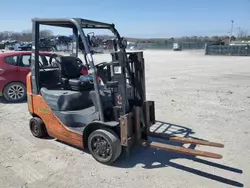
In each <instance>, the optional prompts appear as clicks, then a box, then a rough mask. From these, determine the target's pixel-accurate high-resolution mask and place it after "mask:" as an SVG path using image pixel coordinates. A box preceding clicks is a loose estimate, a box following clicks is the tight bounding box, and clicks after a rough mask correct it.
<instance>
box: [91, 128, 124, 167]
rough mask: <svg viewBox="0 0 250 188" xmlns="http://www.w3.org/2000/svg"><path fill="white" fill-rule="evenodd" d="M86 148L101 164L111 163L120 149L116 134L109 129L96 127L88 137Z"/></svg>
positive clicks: (119, 152)
mask: <svg viewBox="0 0 250 188" xmlns="http://www.w3.org/2000/svg"><path fill="white" fill-rule="evenodd" d="M88 149H89V151H90V153H91V155H92V156H93V157H94V159H95V160H96V161H98V162H100V163H102V164H106V165H109V164H111V163H113V162H114V161H115V160H116V159H117V158H118V157H119V156H120V155H121V151H122V147H121V142H120V139H119V137H118V136H117V134H116V133H115V132H114V131H112V130H111V129H108V128H107V129H97V130H95V131H93V132H92V133H91V134H90V135H89V137H88Z"/></svg>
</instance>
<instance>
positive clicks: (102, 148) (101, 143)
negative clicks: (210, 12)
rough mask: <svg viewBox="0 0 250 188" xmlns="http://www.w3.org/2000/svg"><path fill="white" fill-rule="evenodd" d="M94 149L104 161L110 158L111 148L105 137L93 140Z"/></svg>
mask: <svg viewBox="0 0 250 188" xmlns="http://www.w3.org/2000/svg"><path fill="white" fill-rule="evenodd" d="M92 149H93V151H94V152H95V153H96V154H97V155H98V156H99V157H102V158H104V159H106V158H107V157H109V156H110V151H111V147H110V145H109V143H108V142H107V141H106V140H105V139H104V138H103V137H100V136H98V137H95V138H93V144H92Z"/></svg>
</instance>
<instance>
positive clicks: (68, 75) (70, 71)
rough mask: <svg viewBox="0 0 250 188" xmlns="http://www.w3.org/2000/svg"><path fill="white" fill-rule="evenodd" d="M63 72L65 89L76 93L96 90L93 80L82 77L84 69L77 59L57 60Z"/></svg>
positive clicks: (65, 58)
mask: <svg viewBox="0 0 250 188" xmlns="http://www.w3.org/2000/svg"><path fill="white" fill-rule="evenodd" d="M56 60H57V62H58V64H59V68H60V70H61V82H62V86H63V88H64V89H69V90H74V91H90V90H92V89H94V84H93V82H92V80H91V79H86V76H83V75H81V69H82V67H81V66H79V64H78V63H77V58H76V57H72V56H60V57H57V58H56Z"/></svg>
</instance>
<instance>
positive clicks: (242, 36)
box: [237, 27, 248, 39]
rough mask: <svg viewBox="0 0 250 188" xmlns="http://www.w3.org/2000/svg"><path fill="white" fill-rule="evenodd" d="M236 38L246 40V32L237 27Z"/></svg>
mask: <svg viewBox="0 0 250 188" xmlns="http://www.w3.org/2000/svg"><path fill="white" fill-rule="evenodd" d="M237 29H238V32H237V38H238V39H246V38H247V36H248V31H247V30H246V29H244V28H241V27H238V28H237Z"/></svg>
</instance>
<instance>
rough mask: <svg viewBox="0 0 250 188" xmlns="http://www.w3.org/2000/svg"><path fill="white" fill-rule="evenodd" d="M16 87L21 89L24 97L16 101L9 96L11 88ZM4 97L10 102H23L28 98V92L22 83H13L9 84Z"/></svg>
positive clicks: (4, 91)
mask: <svg viewBox="0 0 250 188" xmlns="http://www.w3.org/2000/svg"><path fill="white" fill-rule="evenodd" d="M14 87H18V88H21V89H22V93H23V95H22V96H21V97H20V98H17V99H14V98H13V97H11V95H10V94H9V93H10V92H9V90H10V89H11V88H14ZM3 96H4V98H5V99H6V100H7V101H8V102H12V103H14V102H21V101H23V100H25V99H26V97H27V91H26V86H25V85H24V84H23V83H21V82H11V83H9V84H7V85H6V86H5V88H4V90H3Z"/></svg>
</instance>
